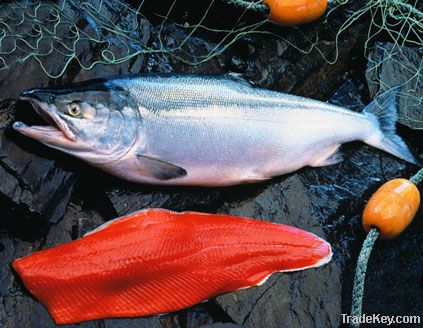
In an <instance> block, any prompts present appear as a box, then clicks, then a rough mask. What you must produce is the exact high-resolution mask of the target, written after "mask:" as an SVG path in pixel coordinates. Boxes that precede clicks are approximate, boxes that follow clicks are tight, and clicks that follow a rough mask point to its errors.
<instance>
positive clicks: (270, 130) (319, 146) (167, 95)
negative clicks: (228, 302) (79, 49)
mask: <svg viewBox="0 0 423 328" xmlns="http://www.w3.org/2000/svg"><path fill="white" fill-rule="evenodd" d="M113 83H114V84H115V85H117V86H119V87H122V88H124V89H126V90H127V91H128V92H129V93H130V95H131V96H132V98H133V99H134V100H135V101H136V102H137V103H138V104H139V106H140V111H141V115H142V117H143V123H142V126H143V129H142V132H141V133H142V136H141V138H140V139H142V140H144V141H145V145H144V146H143V147H141V148H139V150H138V152H140V153H142V154H146V155H149V156H152V157H155V158H161V159H163V160H165V161H168V162H171V163H173V164H176V165H178V166H180V167H183V168H184V169H185V170H186V171H187V172H188V174H187V176H186V177H183V178H180V179H175V180H173V181H172V180H169V181H167V182H166V184H173V183H175V184H180V183H185V184H201V185H228V184H234V183H239V182H253V181H260V180H263V179H267V178H270V177H272V176H274V175H279V174H283V173H287V172H292V171H294V170H296V169H298V168H300V167H302V166H304V165H310V164H312V163H313V161H316V159H318V158H317V157H318V156H319V154H320V153H321V152H322V151H326V150H327V149H328V148H329V149H330V148H331V147H332V148H333V145H335V147H336V145H339V144H340V143H342V142H345V141H350V140H354V139H361V138H362V137H363V136H365V135H366V134H367V133H368V132H369V131H368V130H369V129H368V128H369V126H370V125H369V124H363V122H364V121H367V118H366V117H365V116H364V115H362V114H359V113H355V112H351V111H348V110H345V109H342V108H340V107H336V106H333V105H330V104H326V103H323V102H320V101H314V100H310V99H306V98H302V97H297V96H292V95H286V94H282V93H278V92H275V91H269V90H263V89H258V88H254V87H251V86H250V85H248V84H247V83H240V82H237V81H233V80H230V79H222V78H213V77H191V76H176V77H175V76H169V77H167V76H164V77H163V76H159V77H157V76H153V77H149V76H147V77H135V78H125V79H119V80H115V81H113Z"/></svg>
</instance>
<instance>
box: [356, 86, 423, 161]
mask: <svg viewBox="0 0 423 328" xmlns="http://www.w3.org/2000/svg"><path fill="white" fill-rule="evenodd" d="M395 94H396V93H395V91H394V90H388V91H386V92H384V93H382V94H381V95H379V96H378V97H376V99H374V100H373V101H372V102H371V103H370V104H368V105H367V106H366V108H364V110H363V114H365V115H366V116H367V117H368V118H369V119H370V120H372V121H373V122H374V123H375V124H376V125H377V126H378V127H379V129H380V132H381V133H382V136H380V135H378V136H377V137H375V136H371V137H370V138H368V139H367V140H364V141H365V142H366V143H368V144H369V145H371V146H373V147H376V148H378V149H381V150H384V151H386V152H388V153H390V154H392V155H394V156H397V157H399V158H401V159H403V160H405V161H407V162H410V163H413V164H416V165H420V163H419V162H418V161H417V159H416V158H415V157H414V156H413V154H411V152H410V150H409V149H408V147H407V145H406V144H405V143H404V141H403V140H402V139H401V138H400V137H399V136H398V135H397V134H396V131H395V123H396V121H397V99H396V96H395Z"/></svg>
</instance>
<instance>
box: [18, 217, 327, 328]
mask: <svg viewBox="0 0 423 328" xmlns="http://www.w3.org/2000/svg"><path fill="white" fill-rule="evenodd" d="M175 245H178V246H177V247H175ZM330 258H331V248H330V245H329V244H328V243H327V242H325V241H324V240H322V239H320V238H318V237H317V236H315V235H313V234H311V233H308V232H306V231H303V230H300V229H296V228H293V227H289V226H286V225H282V224H273V223H269V222H263V221H256V220H250V219H245V218H240V217H232V216H226V215H214V214H202V213H194V212H185V213H175V212H170V211H166V210H160V209H151V210H145V211H140V212H137V213H133V214H131V215H128V216H126V217H123V218H121V219H118V220H115V221H112V222H111V223H110V224H107V225H105V226H104V227H102V228H99V229H98V230H96V231H94V232H92V233H90V234H88V235H86V236H85V237H83V238H81V239H79V240H75V241H72V242H69V243H65V244H62V245H59V246H57V247H54V248H51V249H47V250H43V251H40V252H36V253H34V254H32V255H29V256H27V257H24V258H21V259H18V260H16V261H14V262H13V267H14V269H15V270H16V271H17V272H18V274H19V275H20V277H21V278H22V280H23V282H24V284H25V286H26V287H27V288H28V289H29V291H30V292H31V293H32V294H34V296H35V297H36V298H37V299H38V300H39V301H40V302H42V303H43V304H44V305H45V306H46V307H47V309H48V311H49V312H50V314H51V315H52V317H53V319H54V320H55V322H56V323H58V324H70V323H75V322H80V321H86V320H93V319H100V318H109V317H134V316H148V315H153V314H160V313H168V312H173V311H177V310H181V309H184V308H187V307H190V306H192V305H194V304H196V303H199V302H201V301H204V300H206V299H209V298H211V297H213V296H215V295H217V294H222V293H225V292H229V291H234V290H238V289H241V288H246V287H250V286H255V285H258V284H260V283H262V282H263V281H264V280H265V279H266V278H267V277H268V276H269V275H271V274H272V273H274V272H278V271H293V270H300V269H305V268H310V267H316V266H319V265H322V264H324V263H327V262H328V261H329V260H330Z"/></svg>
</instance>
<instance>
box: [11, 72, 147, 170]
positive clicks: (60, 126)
mask: <svg viewBox="0 0 423 328" xmlns="http://www.w3.org/2000/svg"><path fill="white" fill-rule="evenodd" d="M20 99H22V100H25V101H28V102H30V103H31V105H32V106H33V108H34V109H35V111H36V112H37V113H38V114H39V115H40V116H41V117H43V118H44V119H45V121H46V122H47V123H48V125H43V126H28V125H25V124H24V123H22V122H15V123H14V125H13V128H14V129H15V130H17V131H18V132H20V133H22V134H24V135H26V136H28V137H31V138H34V139H36V140H38V141H40V142H42V143H43V144H45V145H47V146H49V147H52V148H55V149H58V150H61V151H64V152H66V153H69V154H71V155H73V156H76V157H78V158H81V159H83V160H85V161H88V162H91V163H99V164H100V163H109V162H113V161H116V160H118V159H119V158H121V157H123V156H124V155H125V154H126V153H127V152H128V151H129V150H130V149H131V148H132V146H133V145H134V143H135V141H136V139H137V129H138V124H139V117H138V116H139V112H138V111H137V109H136V105H135V104H134V102H133V101H132V100H131V97H130V96H129V95H128V94H127V93H126V92H125V91H124V90H123V89H121V88H119V87H116V86H114V85H113V84H111V83H110V82H108V81H107V80H94V81H90V82H89V83H80V84H71V85H69V86H68V87H60V88H36V89H30V90H27V91H24V92H23V93H22V94H21V95H20ZM137 122H138V124H137Z"/></svg>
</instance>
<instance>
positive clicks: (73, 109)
mask: <svg viewBox="0 0 423 328" xmlns="http://www.w3.org/2000/svg"><path fill="white" fill-rule="evenodd" d="M68 114H69V115H70V116H73V117H77V116H80V115H81V106H80V105H79V104H78V103H71V104H69V105H68Z"/></svg>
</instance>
